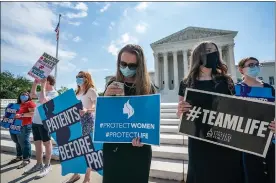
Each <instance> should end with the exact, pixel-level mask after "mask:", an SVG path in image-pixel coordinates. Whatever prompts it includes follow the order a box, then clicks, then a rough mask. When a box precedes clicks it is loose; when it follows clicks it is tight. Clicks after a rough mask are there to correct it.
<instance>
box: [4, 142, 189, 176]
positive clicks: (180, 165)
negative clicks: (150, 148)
mask: <svg viewBox="0 0 276 183" xmlns="http://www.w3.org/2000/svg"><path fill="white" fill-rule="evenodd" d="M31 147H32V155H35V146H34V144H31ZM1 151H4V152H13V153H15V152H16V150H15V144H14V142H12V141H11V140H8V139H2V140H1ZM52 159H54V160H58V159H59V157H58V156H56V155H52ZM185 163H186V161H183V160H169V159H164V158H152V162H151V170H150V176H151V177H156V178H162V179H168V180H177V181H182V180H183V179H184V177H185V176H186V175H184V174H183V172H185V170H184V167H185Z"/></svg>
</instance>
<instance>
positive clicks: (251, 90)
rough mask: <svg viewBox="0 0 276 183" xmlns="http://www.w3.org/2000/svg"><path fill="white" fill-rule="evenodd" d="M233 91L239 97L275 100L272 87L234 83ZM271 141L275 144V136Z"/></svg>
mask: <svg viewBox="0 0 276 183" xmlns="http://www.w3.org/2000/svg"><path fill="white" fill-rule="evenodd" d="M235 92H236V96H239V97H246V98H253V99H257V100H262V101H267V102H274V101H275V97H274V96H273V95H272V88H264V87H250V86H248V85H246V84H243V83H240V84H236V85H235ZM272 142H273V143H274V144H275V136H273V139H272Z"/></svg>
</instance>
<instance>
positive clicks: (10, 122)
mask: <svg viewBox="0 0 276 183" xmlns="http://www.w3.org/2000/svg"><path fill="white" fill-rule="evenodd" d="M19 109H20V105H19V104H15V103H9V104H8V106H7V107H6V109H5V116H4V117H3V120H2V121H1V126H2V127H4V128H8V129H9V130H10V132H11V133H12V134H20V133H21V125H22V120H19V119H15V114H16V113H17V112H18V111H19Z"/></svg>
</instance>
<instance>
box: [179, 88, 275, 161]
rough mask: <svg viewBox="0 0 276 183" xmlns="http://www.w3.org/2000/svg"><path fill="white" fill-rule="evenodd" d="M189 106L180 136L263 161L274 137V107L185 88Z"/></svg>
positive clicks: (184, 116)
mask: <svg viewBox="0 0 276 183" xmlns="http://www.w3.org/2000/svg"><path fill="white" fill-rule="evenodd" d="M184 100H185V101H187V102H188V103H190V104H191V105H192V107H191V109H190V111H188V112H187V113H185V114H183V116H182V120H181V123H180V125H179V132H181V133H184V134H187V135H188V136H189V137H191V138H195V139H198V140H203V141H207V142H210V143H213V144H217V145H221V146H225V147H228V148H232V149H235V150H239V151H243V152H247V153H251V154H254V155H257V156H261V157H265V156H266V153H267V150H268V147H269V144H270V142H271V138H272V135H273V133H272V132H271V130H270V129H269V128H268V126H269V123H270V122H271V121H272V120H273V119H274V110H275V104H273V103H270V102H264V101H259V100H252V99H246V98H241V97H236V96H230V95H224V94H217V93H213V92H206V91H202V90H195V89H190V88H187V89H186V91H185V97H184Z"/></svg>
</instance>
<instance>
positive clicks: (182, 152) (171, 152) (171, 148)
mask: <svg viewBox="0 0 276 183" xmlns="http://www.w3.org/2000/svg"><path fill="white" fill-rule="evenodd" d="M1 139H3V140H4V139H5V140H9V141H11V138H10V133H9V131H3V130H1ZM30 140H31V142H32V143H33V135H32V134H31V135H30ZM52 141H53V144H56V143H55V141H54V140H52ZM152 156H153V157H157V158H168V159H179V160H187V159H188V149H187V147H184V146H176V145H163V144H162V145H160V146H152Z"/></svg>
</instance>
